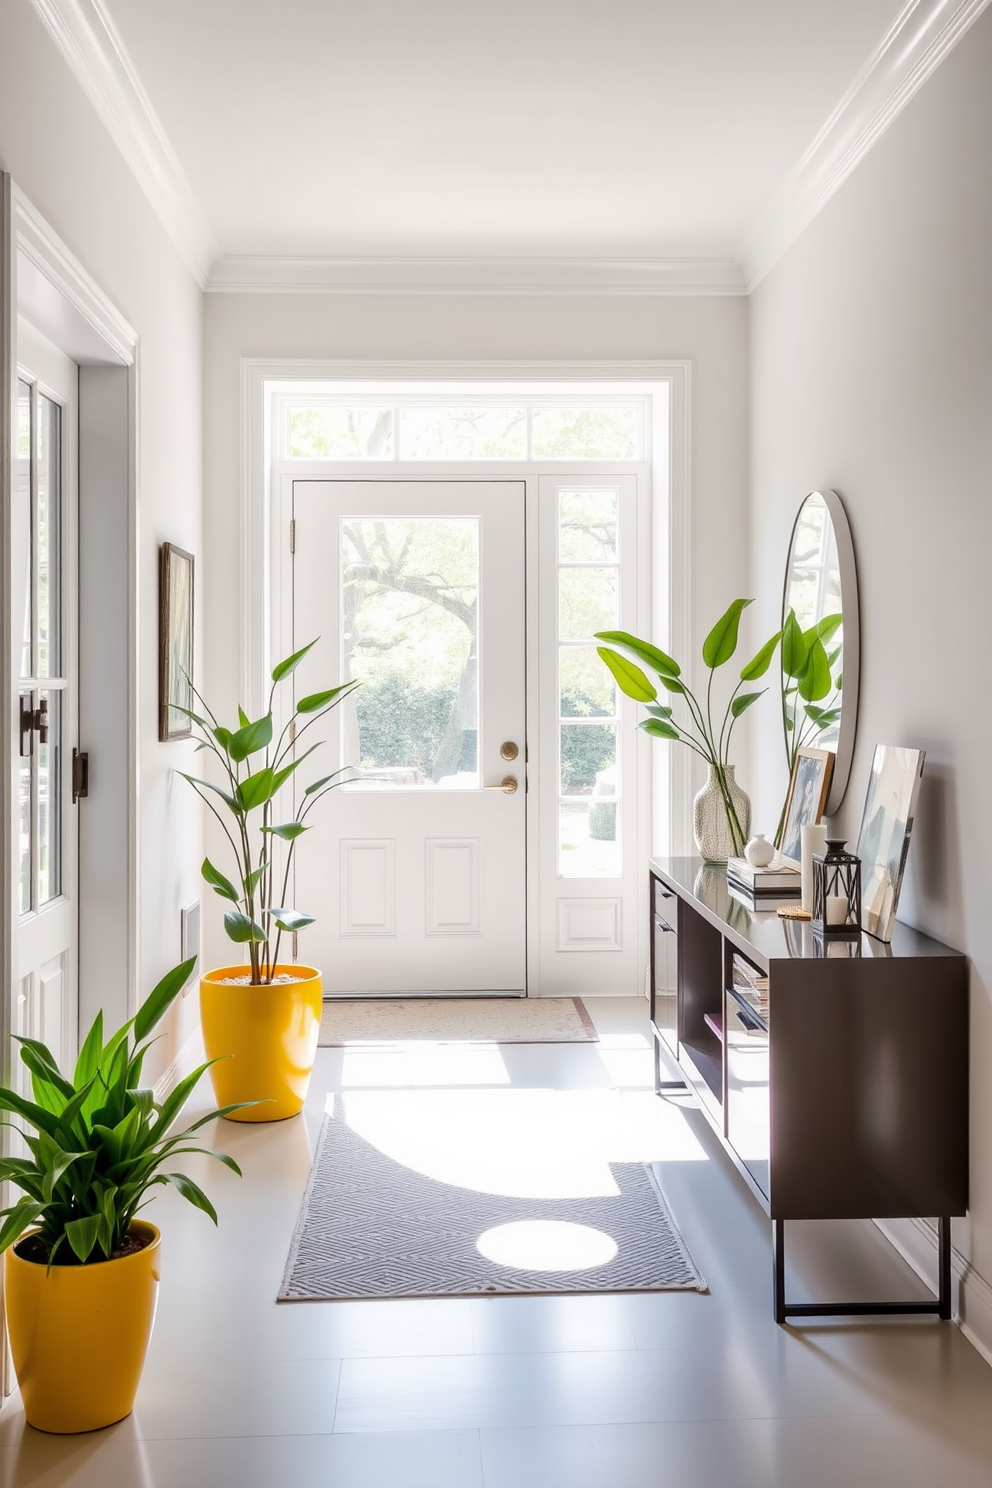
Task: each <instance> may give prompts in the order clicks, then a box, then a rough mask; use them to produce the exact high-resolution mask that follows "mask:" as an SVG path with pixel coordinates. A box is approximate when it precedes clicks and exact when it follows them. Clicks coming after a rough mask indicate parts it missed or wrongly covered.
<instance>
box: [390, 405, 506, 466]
mask: <svg viewBox="0 0 992 1488" xmlns="http://www.w3.org/2000/svg"><path fill="white" fill-rule="evenodd" d="M526 456H527V410H526V409H525V408H402V409H400V459H401V460H456V459H465V460H523V459H525V458H526Z"/></svg>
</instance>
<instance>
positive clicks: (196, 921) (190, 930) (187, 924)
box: [179, 899, 200, 997]
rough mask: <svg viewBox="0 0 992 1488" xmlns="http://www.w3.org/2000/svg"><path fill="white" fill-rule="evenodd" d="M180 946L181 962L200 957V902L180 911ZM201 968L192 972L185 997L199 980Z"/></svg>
mask: <svg viewBox="0 0 992 1488" xmlns="http://www.w3.org/2000/svg"><path fill="white" fill-rule="evenodd" d="M179 921H180V928H179V944H180V952H179V959H180V961H188V960H189V958H190V956H195V957H196V958H197V960H199V957H200V901H199V899H194V901H193V903H192V904H187V905H186V908H185V909H181V910H180V911H179ZM198 970H199V968H198V967H196V966H194V967H193V970H192V971H191V972H190V976H189V981H188V982H187V983H186V985H185V987H184V988H183V996H184V997H185V996H186V995H187V993H188V992H189V989H190V987H192V986H193V984H194V982H195V981H196V978H197V972H198Z"/></svg>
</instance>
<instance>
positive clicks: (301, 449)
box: [289, 407, 393, 460]
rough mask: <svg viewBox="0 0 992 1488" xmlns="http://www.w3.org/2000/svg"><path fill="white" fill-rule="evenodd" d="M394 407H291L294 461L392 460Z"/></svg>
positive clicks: (291, 456) (291, 445)
mask: <svg viewBox="0 0 992 1488" xmlns="http://www.w3.org/2000/svg"><path fill="white" fill-rule="evenodd" d="M392 457H393V410H392V409H391V408H308V407H303V408H290V410H289V458H290V459H291V460H391V459H392Z"/></svg>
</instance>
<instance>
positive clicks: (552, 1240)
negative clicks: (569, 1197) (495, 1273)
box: [475, 1219, 617, 1271]
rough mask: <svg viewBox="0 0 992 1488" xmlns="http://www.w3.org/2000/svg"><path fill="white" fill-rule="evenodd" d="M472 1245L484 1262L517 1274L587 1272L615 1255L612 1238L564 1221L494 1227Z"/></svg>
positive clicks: (587, 1227)
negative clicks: (474, 1245)
mask: <svg viewBox="0 0 992 1488" xmlns="http://www.w3.org/2000/svg"><path fill="white" fill-rule="evenodd" d="M475 1243H476V1248H477V1249H478V1251H479V1253H480V1255H484V1256H485V1258H486V1260H487V1261H495V1263H496V1265H497V1266H513V1267H515V1268H516V1269H517V1270H520V1271H587V1270H590V1269H591V1268H592V1267H593V1266H606V1265H609V1263H610V1261H612V1260H613V1258H614V1256H615V1255H616V1253H617V1242H616V1241H615V1240H614V1239H613V1238H612V1236H610V1235H607V1234H604V1232H603V1231H602V1230H596V1229H593V1227H592V1225H581V1224H572V1222H571V1221H570V1220H564V1219H521V1220H515V1221H514V1222H513V1223H512V1224H503V1225H496V1227H495V1228H494V1229H491V1230H486V1232H485V1234H484V1235H480V1236H479V1238H478V1240H477V1241H476V1242H475Z"/></svg>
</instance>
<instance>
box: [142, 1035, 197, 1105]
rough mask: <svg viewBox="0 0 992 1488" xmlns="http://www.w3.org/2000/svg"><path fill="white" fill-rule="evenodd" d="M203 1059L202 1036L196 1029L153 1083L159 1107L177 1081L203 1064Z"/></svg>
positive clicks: (173, 1088)
mask: <svg viewBox="0 0 992 1488" xmlns="http://www.w3.org/2000/svg"><path fill="white" fill-rule="evenodd" d="M205 1057H206V1056H205V1054H204V1052H203V1034H202V1033H201V1032H200V1029H199V1028H197V1029H195V1031H194V1032H193V1033H191V1034H190V1036H189V1038H188V1039H187V1040H186V1042H185V1043H184V1044H183V1046H182V1048H181V1049H180V1050H179V1053H178V1054H177V1055H176V1057H175V1059H174V1060H173V1061H172V1063H171V1064H170V1065H169V1067H168V1069H165V1070H163V1071H162V1073H161V1074H160V1075H159V1077H158V1079H157V1080H156V1081H155V1085H154V1087H153V1089H154V1093H155V1100H156V1102H157V1103H158V1104H159V1105H161V1103H162V1101H164V1100H165V1099H166V1097H167V1096H169V1095H171V1094H172V1092H173V1091H174V1090H175V1088H176V1086H177V1085H178V1084H179V1081H180V1080H183V1079H185V1077H186V1076H187V1075H189V1074H192V1072H193V1070H195V1069H196V1066H197V1065H198V1064H202V1063H203V1061H204V1059H205Z"/></svg>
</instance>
